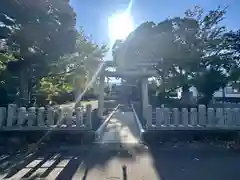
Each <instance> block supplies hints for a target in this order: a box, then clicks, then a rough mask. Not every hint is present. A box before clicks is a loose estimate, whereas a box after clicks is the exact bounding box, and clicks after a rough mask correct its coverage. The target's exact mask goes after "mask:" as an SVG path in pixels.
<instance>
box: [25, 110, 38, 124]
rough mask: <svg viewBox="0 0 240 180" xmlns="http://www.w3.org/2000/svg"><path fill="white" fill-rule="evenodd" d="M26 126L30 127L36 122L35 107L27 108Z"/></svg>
mask: <svg viewBox="0 0 240 180" xmlns="http://www.w3.org/2000/svg"><path fill="white" fill-rule="evenodd" d="M27 122H28V126H29V127H31V126H33V125H34V124H35V123H36V108H35V107H30V108H29V109H28V121H27Z"/></svg>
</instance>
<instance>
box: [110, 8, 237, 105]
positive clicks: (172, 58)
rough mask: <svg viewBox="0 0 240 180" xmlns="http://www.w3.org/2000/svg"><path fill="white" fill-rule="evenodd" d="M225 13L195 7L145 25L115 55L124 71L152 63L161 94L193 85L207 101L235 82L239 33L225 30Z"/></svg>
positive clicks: (127, 39)
mask: <svg viewBox="0 0 240 180" xmlns="http://www.w3.org/2000/svg"><path fill="white" fill-rule="evenodd" d="M225 13H226V9H225V8H223V9H222V8H220V7H219V8H217V9H215V10H211V11H209V12H208V13H205V14H204V12H203V9H202V8H200V7H197V6H196V7H195V8H194V9H189V10H187V11H186V12H185V14H184V16H182V17H174V18H168V19H166V20H164V21H162V22H159V23H157V24H156V23H154V22H145V23H143V24H141V25H140V26H139V27H138V28H137V29H136V30H135V31H133V32H132V33H131V34H130V35H129V36H128V37H127V38H126V39H125V40H124V41H123V42H121V45H120V46H119V47H118V49H117V50H115V52H114V53H115V54H116V53H119V54H121V55H119V56H118V58H121V60H120V61H124V62H125V64H126V66H127V67H130V66H134V65H136V63H139V61H150V62H155V63H156V64H157V65H156V66H154V67H152V68H154V69H156V70H157V72H158V77H157V78H158V80H160V82H161V83H160V86H159V91H160V92H166V91H171V90H174V89H177V88H182V89H183V91H188V89H189V87H191V86H194V87H196V88H197V90H198V93H199V94H200V97H201V99H200V100H201V102H203V103H207V102H209V101H210V100H211V98H212V95H213V93H214V92H215V91H217V90H219V89H220V88H223V87H225V86H226V85H227V84H229V83H232V82H233V81H236V80H237V79H238V78H239V63H238V61H239V55H237V53H236V52H239V51H238V50H239V45H238V44H239V39H238V38H239V31H237V32H233V31H230V32H227V30H226V28H225V27H224V26H222V25H221V21H222V20H223V18H224V15H225ZM153 64H154V63H153ZM209 84H211V85H209Z"/></svg>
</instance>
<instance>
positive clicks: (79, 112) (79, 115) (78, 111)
mask: <svg viewBox="0 0 240 180" xmlns="http://www.w3.org/2000/svg"><path fill="white" fill-rule="evenodd" d="M82 125H83V112H82V108H81V107H77V108H76V126H77V127H80V126H82Z"/></svg>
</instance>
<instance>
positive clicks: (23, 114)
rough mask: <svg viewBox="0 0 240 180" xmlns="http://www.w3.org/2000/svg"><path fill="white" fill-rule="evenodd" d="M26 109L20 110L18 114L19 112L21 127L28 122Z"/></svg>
mask: <svg viewBox="0 0 240 180" xmlns="http://www.w3.org/2000/svg"><path fill="white" fill-rule="evenodd" d="M26 115H27V112H26V108H25V107H20V108H18V112H17V124H18V125H19V126H21V125H23V124H24V123H25V121H26Z"/></svg>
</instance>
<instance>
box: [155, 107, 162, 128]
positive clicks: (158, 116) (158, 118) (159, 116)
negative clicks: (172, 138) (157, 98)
mask: <svg viewBox="0 0 240 180" xmlns="http://www.w3.org/2000/svg"><path fill="white" fill-rule="evenodd" d="M162 124H163V109H162V108H156V125H157V126H161V125H162Z"/></svg>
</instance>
